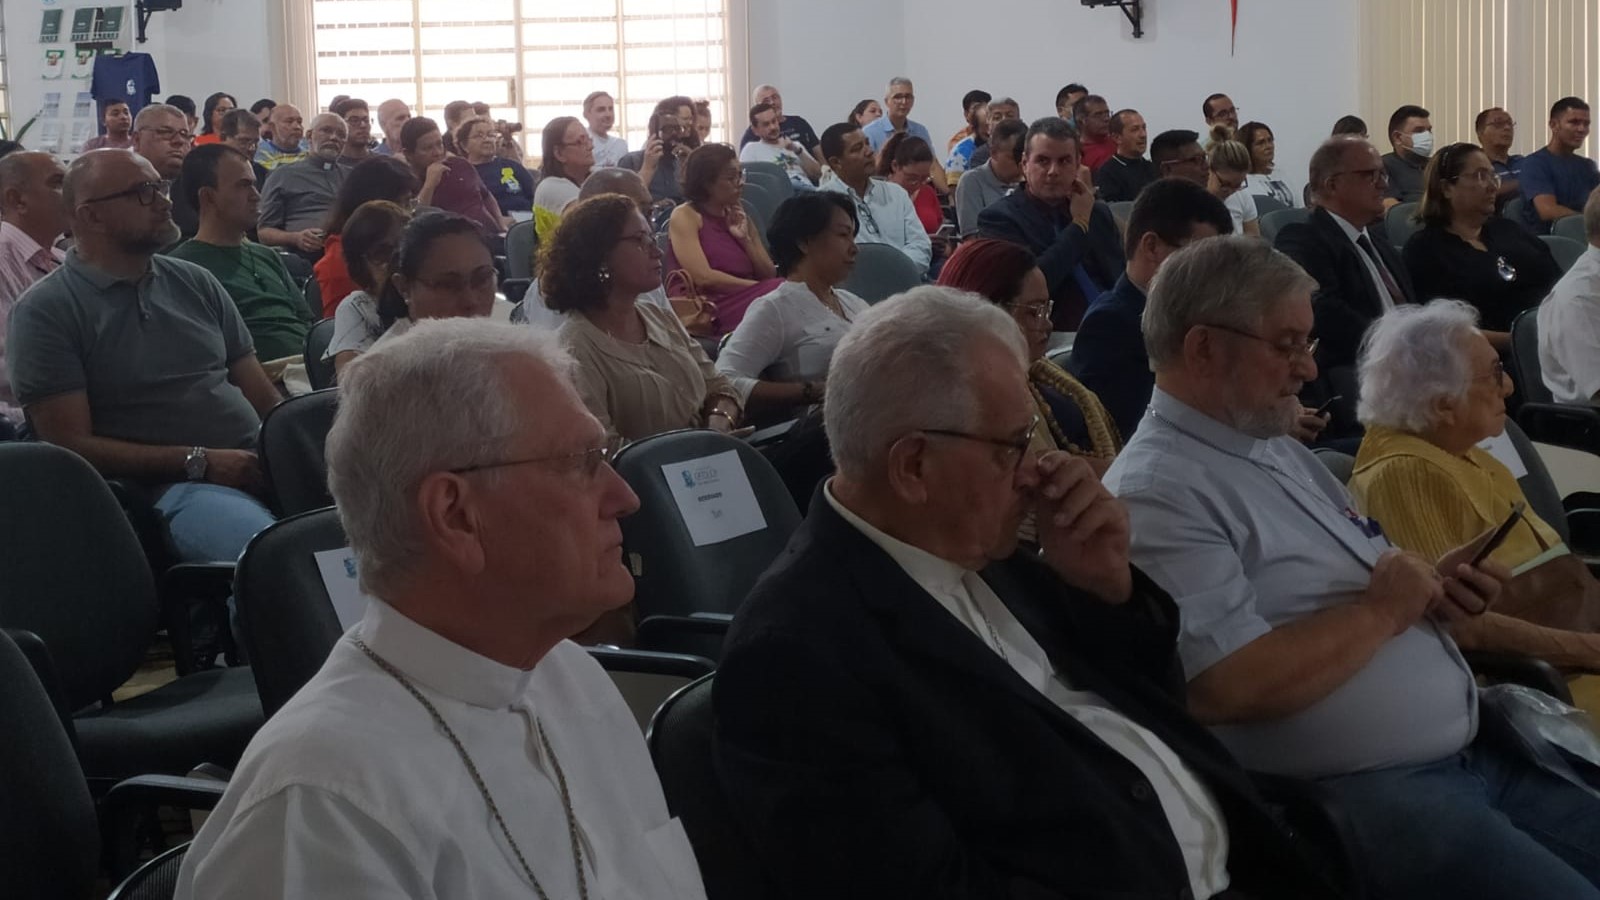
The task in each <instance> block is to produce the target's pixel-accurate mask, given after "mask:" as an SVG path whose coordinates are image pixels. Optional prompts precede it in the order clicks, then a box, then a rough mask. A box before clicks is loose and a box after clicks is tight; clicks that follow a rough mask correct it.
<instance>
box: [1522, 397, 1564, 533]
mask: <svg viewBox="0 0 1600 900" xmlns="http://www.w3.org/2000/svg"><path fill="white" fill-rule="evenodd" d="M1506 437H1509V438H1511V446H1513V447H1515V448H1517V455H1518V456H1520V457H1522V465H1523V468H1526V469H1527V470H1528V474H1526V475H1524V476H1522V477H1521V478H1518V479H1517V485H1518V486H1519V487H1521V488H1522V495H1523V496H1524V497H1527V498H1528V507H1529V508H1530V509H1532V510H1533V512H1535V513H1536V514H1538V516H1539V518H1541V519H1543V520H1544V521H1545V524H1546V525H1549V526H1550V527H1551V528H1554V529H1555V531H1556V534H1559V535H1561V540H1563V541H1570V540H1572V530H1571V529H1570V528H1569V527H1568V526H1567V509H1566V507H1565V506H1563V505H1562V503H1561V491H1560V489H1559V488H1557V487H1556V480H1555V478H1554V477H1552V476H1551V475H1550V469H1549V467H1547V466H1546V465H1545V464H1544V458H1543V457H1541V456H1540V455H1539V448H1537V447H1535V446H1534V445H1533V441H1530V440H1528V435H1527V434H1526V433H1524V432H1523V430H1522V428H1521V427H1520V426H1518V425H1517V423H1516V422H1513V421H1512V420H1511V418H1510V417H1509V416H1508V417H1506Z"/></svg>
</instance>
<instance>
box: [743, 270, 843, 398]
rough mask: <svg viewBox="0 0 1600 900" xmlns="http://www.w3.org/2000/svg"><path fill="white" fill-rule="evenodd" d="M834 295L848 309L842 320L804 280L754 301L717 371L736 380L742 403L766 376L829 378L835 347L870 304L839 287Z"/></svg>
mask: <svg viewBox="0 0 1600 900" xmlns="http://www.w3.org/2000/svg"><path fill="white" fill-rule="evenodd" d="M833 296H834V297H835V298H836V299H837V300H838V301H839V308H840V309H842V310H844V318H842V319H841V318H839V317H838V316H837V315H835V314H834V312H833V310H831V309H829V308H827V307H826V306H823V305H822V301H820V300H818V299H817V297H816V295H815V294H813V293H811V288H809V287H806V285H805V283H804V282H801V281H785V282H784V283H783V284H780V285H778V287H777V288H776V289H774V290H773V291H772V292H771V293H770V294H765V295H763V296H761V297H757V298H756V301H755V302H754V303H751V304H750V308H749V309H748V310H746V311H745V314H744V320H743V321H741V322H740V323H739V327H738V328H735V329H734V330H733V334H732V335H730V336H729V337H728V344H727V346H725V347H723V348H722V351H721V352H720V353H718V354H717V371H718V372H721V373H722V374H724V375H726V376H728V380H730V381H732V382H733V386H734V388H735V389H737V390H738V391H739V402H740V403H742V404H744V405H746V406H748V405H749V403H750V391H751V390H753V389H754V388H755V386H756V384H757V382H759V381H761V380H762V379H763V378H765V379H767V380H768V381H790V382H794V381H822V380H823V379H825V378H827V377H828V363H829V362H831V361H832V360H833V348H835V347H837V346H838V345H839V341H840V340H841V339H843V338H844V336H845V333H846V332H848V331H849V330H850V323H852V322H854V321H855V320H856V319H857V318H858V317H860V315H861V314H862V313H864V312H866V311H867V308H868V307H867V301H865V300H863V299H861V298H860V297H857V296H856V295H855V294H852V293H850V292H849V291H846V290H842V289H840V288H834V290H833Z"/></svg>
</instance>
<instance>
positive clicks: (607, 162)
mask: <svg viewBox="0 0 1600 900" xmlns="http://www.w3.org/2000/svg"><path fill="white" fill-rule="evenodd" d="M584 130H585V131H587V132H589V140H591V141H593V142H594V165H595V168H597V169H598V168H601V167H603V166H614V165H616V164H617V163H619V162H621V161H622V158H623V157H624V156H627V155H628V142H627V141H625V140H623V139H622V138H621V137H620V136H618V135H615V134H606V135H600V134H595V132H594V129H593V128H585V129H584Z"/></svg>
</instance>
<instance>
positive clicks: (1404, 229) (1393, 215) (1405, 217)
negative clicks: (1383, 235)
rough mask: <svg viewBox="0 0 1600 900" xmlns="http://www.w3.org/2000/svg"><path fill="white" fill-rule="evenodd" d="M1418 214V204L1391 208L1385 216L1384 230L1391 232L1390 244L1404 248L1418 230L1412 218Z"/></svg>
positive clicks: (1397, 204)
mask: <svg viewBox="0 0 1600 900" xmlns="http://www.w3.org/2000/svg"><path fill="white" fill-rule="evenodd" d="M1416 214H1417V204H1416V203H1414V202H1413V203H1396V204H1395V205H1394V206H1391V207H1389V211H1388V212H1387V213H1385V214H1384V216H1383V229H1384V230H1385V231H1387V232H1389V243H1391V244H1393V245H1394V246H1395V247H1396V248H1400V247H1404V246H1405V245H1406V241H1408V240H1410V239H1411V235H1412V233H1413V232H1415V231H1416V230H1417V223H1416V222H1413V221H1412V220H1411V217H1412V216H1414V215H1416Z"/></svg>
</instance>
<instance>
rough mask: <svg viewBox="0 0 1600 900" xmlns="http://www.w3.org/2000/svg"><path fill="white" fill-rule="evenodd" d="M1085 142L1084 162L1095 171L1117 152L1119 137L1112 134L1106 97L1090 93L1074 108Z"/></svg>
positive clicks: (1073, 112)
mask: <svg viewBox="0 0 1600 900" xmlns="http://www.w3.org/2000/svg"><path fill="white" fill-rule="evenodd" d="M1072 116H1073V118H1074V119H1076V120H1077V121H1078V128H1079V129H1080V136H1081V137H1082V143H1083V164H1084V165H1086V166H1088V167H1089V171H1091V172H1093V171H1096V170H1097V169H1099V168H1100V167H1101V166H1103V165H1105V164H1106V160H1108V159H1110V158H1111V156H1112V154H1114V153H1116V152H1117V139H1116V138H1114V137H1112V136H1111V107H1110V106H1108V105H1106V98H1104V97H1102V96H1100V95H1099V94H1090V95H1088V96H1086V97H1084V98H1083V99H1082V100H1079V101H1078V102H1077V104H1076V105H1074V106H1073V108H1072Z"/></svg>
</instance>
